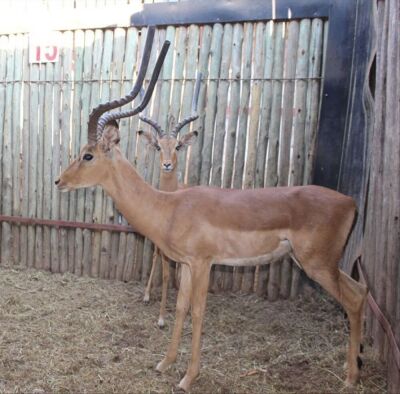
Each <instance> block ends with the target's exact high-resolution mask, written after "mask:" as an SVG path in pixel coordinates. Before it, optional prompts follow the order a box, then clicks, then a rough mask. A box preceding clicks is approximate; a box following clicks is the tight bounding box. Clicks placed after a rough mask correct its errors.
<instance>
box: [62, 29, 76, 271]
mask: <svg viewBox="0 0 400 394" xmlns="http://www.w3.org/2000/svg"><path fill="white" fill-rule="evenodd" d="M62 42H63V47H62V53H61V59H62V74H61V75H62V80H63V83H62V85H61V94H62V113H61V149H60V156H61V168H66V167H67V166H68V164H69V162H70V160H71V158H72V154H71V153H72V149H71V148H70V145H71V143H72V144H73V140H72V127H73V125H72V122H71V112H72V108H71V98H72V83H73V78H74V75H73V73H74V70H73V68H72V64H73V63H72V62H73V60H75V61H76V60H77V58H75V59H73V49H74V48H73V43H74V35H73V33H72V32H70V31H67V32H65V33H63V39H62ZM75 56H79V52H78V51H75ZM75 88H78V87H75ZM74 197H75V196H70V195H69V193H68V194H67V193H62V194H61V196H60V200H61V202H60V217H61V219H62V220H68V219H69V199H70V198H74ZM67 270H68V231H67V230H66V229H60V272H66V271H67Z"/></svg>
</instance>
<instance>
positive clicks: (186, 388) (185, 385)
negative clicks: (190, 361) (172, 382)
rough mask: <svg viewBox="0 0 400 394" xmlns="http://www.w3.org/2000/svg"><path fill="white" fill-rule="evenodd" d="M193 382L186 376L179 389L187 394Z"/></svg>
mask: <svg viewBox="0 0 400 394" xmlns="http://www.w3.org/2000/svg"><path fill="white" fill-rule="evenodd" d="M190 385H191V382H190V381H189V379H188V377H187V376H186V375H185V376H184V378H183V379H182V380H181V381H180V382H179V385H178V387H179V388H180V389H181V390H183V391H184V392H185V393H186V392H188V391H189V389H190Z"/></svg>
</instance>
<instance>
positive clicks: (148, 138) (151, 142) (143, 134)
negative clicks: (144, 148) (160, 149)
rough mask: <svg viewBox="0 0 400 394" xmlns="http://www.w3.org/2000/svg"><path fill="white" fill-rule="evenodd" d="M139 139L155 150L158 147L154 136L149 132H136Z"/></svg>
mask: <svg viewBox="0 0 400 394" xmlns="http://www.w3.org/2000/svg"><path fill="white" fill-rule="evenodd" d="M137 133H138V134H139V136H140V137H143V138H144V139H145V140H146V143H147V144H148V145H150V146H151V147H153V148H155V147H157V146H158V144H157V140H156V138H155V137H154V134H153V133H152V132H150V131H144V130H138V132H137Z"/></svg>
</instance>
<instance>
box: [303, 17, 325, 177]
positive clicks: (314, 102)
mask: <svg viewBox="0 0 400 394" xmlns="http://www.w3.org/2000/svg"><path fill="white" fill-rule="evenodd" d="M322 29H323V21H322V20H321V19H317V18H316V19H313V20H312V22H311V37H310V45H309V48H310V52H309V53H310V54H309V59H308V63H309V65H308V78H310V79H309V81H308V87H307V104H306V107H307V109H306V124H305V158H304V160H305V163H304V180H303V183H304V184H309V183H311V180H312V175H313V171H312V170H313V165H314V156H315V147H316V138H317V128H318V115H319V101H320V100H319V98H320V88H321V86H320V81H319V79H318V77H319V76H320V75H321V60H322V56H321V55H322V49H323V48H322V44H323V43H322Z"/></svg>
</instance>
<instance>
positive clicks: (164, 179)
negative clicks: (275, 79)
mask: <svg viewBox="0 0 400 394" xmlns="http://www.w3.org/2000/svg"><path fill="white" fill-rule="evenodd" d="M200 81H201V73H198V75H197V78H196V85H195V88H194V95H193V101H192V115H191V116H189V117H187V118H185V119H183V120H182V121H181V122H179V123H177V124H175V126H174V127H173V128H172V126H173V125H174V123H175V120H174V118H173V117H172V116H171V117H170V121H169V127H168V131H165V130H163V128H162V127H161V126H160V125H159V124H158V123H157V122H156V121H154V120H152V119H150V118H148V117H147V116H139V118H140V119H141V120H142V121H143V122H145V123H147V124H149V125H150V126H151V127H152V128H153V131H154V132H150V131H143V130H139V131H138V134H139V135H141V136H143V137H144V138H145V139H146V141H147V143H148V145H149V146H151V147H152V148H154V149H156V150H157V151H159V152H160V186H159V190H162V191H165V192H174V191H176V190H178V188H182V187H183V186H182V185H179V183H178V168H177V164H178V157H177V155H178V153H179V152H182V151H183V150H184V148H185V147H186V146H188V145H190V144H191V143H192V142H193V140H194V139H195V138H196V137H197V131H192V132H190V133H186V134H185V135H184V136H182V137H181V138H178V133H179V132H180V130H182V128H183V127H185V126H186V125H187V124H189V123H190V122H193V121H194V120H196V119H197V118H198V115H197V114H196V111H197V101H198V98H199V90H200ZM159 255H160V257H161V263H162V274H163V275H162V292H161V304H160V315H159V318H158V326H159V327H160V328H162V327H164V322H165V313H166V305H167V291H168V280H169V273H170V271H169V260H168V259H167V257H165V255H164V254H163V253H161V252H160V250H159V249H158V248H157V246H156V247H155V248H154V253H153V262H152V265H151V271H150V276H149V280H148V282H147V286H146V289H145V293H144V297H143V301H144V302H145V303H147V302H149V301H150V292H151V285H152V282H153V277H154V272H155V268H156V264H157V259H158V256H159Z"/></svg>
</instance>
